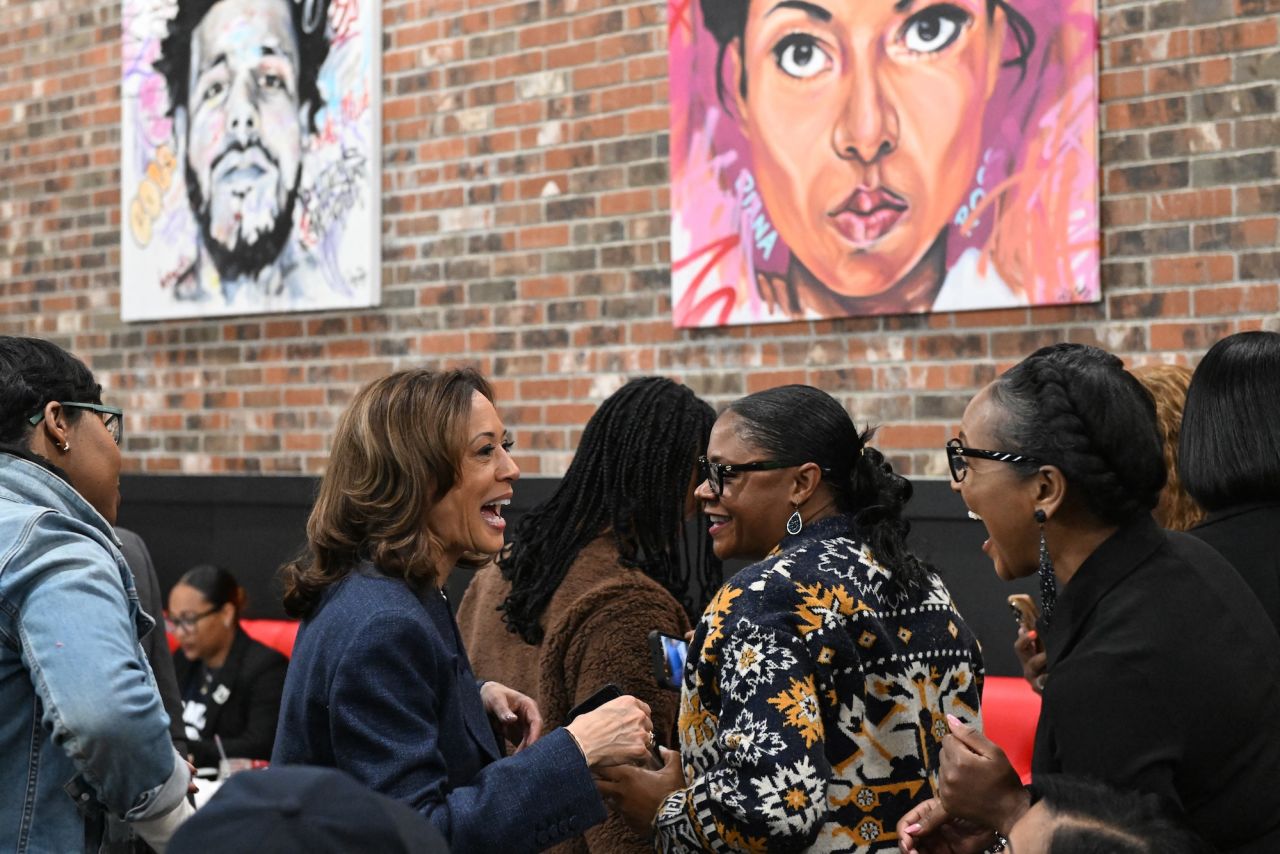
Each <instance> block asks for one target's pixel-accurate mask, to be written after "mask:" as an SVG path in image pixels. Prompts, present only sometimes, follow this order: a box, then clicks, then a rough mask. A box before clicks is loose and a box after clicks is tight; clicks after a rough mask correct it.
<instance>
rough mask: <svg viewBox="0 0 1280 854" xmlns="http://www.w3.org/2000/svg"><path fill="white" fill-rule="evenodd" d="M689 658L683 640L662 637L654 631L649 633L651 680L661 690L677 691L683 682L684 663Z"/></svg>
mask: <svg viewBox="0 0 1280 854" xmlns="http://www.w3.org/2000/svg"><path fill="white" fill-rule="evenodd" d="M688 657H689V644H687V643H685V640H684V638H678V637H675V636H674V635H664V634H663V633H662V632H660V631H657V630H656V629H655V630H654V631H652V632H649V660H650V662H651V663H652V664H653V678H654V679H656V680H658V684H659V685H661V686H662V687H663V688H668V689H670V690H672V691H679V690H680V685H681V683H682V682H683V681H684V663H685V660H686V659H687V658H688Z"/></svg>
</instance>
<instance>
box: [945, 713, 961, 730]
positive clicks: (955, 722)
mask: <svg viewBox="0 0 1280 854" xmlns="http://www.w3.org/2000/svg"><path fill="white" fill-rule="evenodd" d="M947 723H948V724H950V725H951V728H952V729H955V728H956V727H958V726H964V721H962V720H960V719H959V718H958V717H956V716H955V715H947Z"/></svg>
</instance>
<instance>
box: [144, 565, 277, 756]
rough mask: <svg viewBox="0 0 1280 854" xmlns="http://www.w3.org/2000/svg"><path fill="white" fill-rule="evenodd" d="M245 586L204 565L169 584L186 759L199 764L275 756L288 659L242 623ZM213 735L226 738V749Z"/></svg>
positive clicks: (170, 617)
mask: <svg viewBox="0 0 1280 854" xmlns="http://www.w3.org/2000/svg"><path fill="white" fill-rule="evenodd" d="M244 600H245V595H244V588H242V587H241V586H240V585H239V584H237V583H236V579H235V577H234V576H233V575H232V574H231V573H230V572H228V571H227V570H225V569H223V568H221V567H218V566H213V565H211V564H202V565H200V566H196V567H193V568H191V569H189V570H187V572H186V574H185V575H183V576H182V578H180V579H178V583H177V584H175V585H174V586H173V589H172V590H170V591H169V630H170V631H171V632H172V633H173V636H174V638H175V639H176V640H177V641H178V650H177V651H176V652H174V654H173V668H174V671H175V672H176V674H177V677H178V691H179V692H180V693H181V695H182V720H183V723H185V724H186V732H187V751H188V758H189V759H190V760H191V763H192V764H193V765H195V766H196V767H197V768H208V767H215V766H217V764H218V759H219V758H220V757H221V755H222V754H223V753H224V752H225V754H226V755H227V756H237V757H243V758H247V759H270V758H271V746H272V744H273V743H274V742H275V738H276V718H277V717H279V715H280V694H281V692H282V691H283V690H284V674H285V669H286V668H287V667H288V665H289V660H288V659H287V658H285V657H284V656H283V655H281V654H280V653H278V652H276V651H275V650H274V649H271V648H269V647H267V646H264V645H262V644H260V643H258V642H257V641H256V640H254V639H253V638H251V637H249V636H248V635H247V634H245V632H244V629H242V628H240V613H241V611H243V610H244ZM214 736H217V738H218V739H221V741H222V751H221V752H220V751H219V749H218V743H217V741H216V740H215V738H214Z"/></svg>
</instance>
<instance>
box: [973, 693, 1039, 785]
mask: <svg viewBox="0 0 1280 854" xmlns="http://www.w3.org/2000/svg"><path fill="white" fill-rule="evenodd" d="M1039 719H1040V695H1039V694H1037V693H1036V692H1035V691H1032V690H1031V686H1030V685H1028V684H1027V680H1025V679H1023V678H1022V677H1020V676H1017V677H1014V676H988V677H987V680H986V684H985V685H984V686H983V689H982V725H983V729H984V730H985V731H986V736H987V738H989V739H991V740H992V741H994V742H995V743H996V744H998V745H1000V747H1001V749H1003V750H1004V753H1005V756H1008V757H1009V761H1010V762H1011V763H1013V767H1014V769H1015V770H1016V771H1017V772H1018V776H1020V777H1021V778H1022V782H1024V783H1029V782H1031V753H1032V751H1033V750H1034V749H1035V741H1036V721H1038V720H1039Z"/></svg>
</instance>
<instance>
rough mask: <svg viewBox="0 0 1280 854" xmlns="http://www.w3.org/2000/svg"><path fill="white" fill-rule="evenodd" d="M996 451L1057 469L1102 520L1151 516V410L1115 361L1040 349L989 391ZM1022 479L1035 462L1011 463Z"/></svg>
mask: <svg viewBox="0 0 1280 854" xmlns="http://www.w3.org/2000/svg"><path fill="white" fill-rule="evenodd" d="M991 397H992V400H993V401H994V402H995V403H996V404H997V405H999V406H1000V407H1001V408H1002V409H1003V410H1004V411H1005V413H1006V415H1007V419H1006V420H1005V421H1004V423H1003V424H1000V425H996V428H995V430H994V431H993V432H994V433H995V436H996V438H997V439H998V440H999V441H1000V443H1001V445H1000V446H1001V447H1005V448H1012V449H1015V450H1017V452H1018V453H1021V454H1026V455H1028V456H1031V457H1035V458H1036V459H1037V460H1040V461H1041V462H1043V463H1048V464H1051V465H1055V466H1057V467H1058V468H1059V469H1060V470H1061V471H1062V473H1063V475H1064V476H1065V477H1066V480H1067V483H1068V484H1069V488H1070V490H1071V491H1072V492H1073V493H1075V494H1076V495H1077V496H1078V497H1079V498H1081V499H1082V500H1083V501H1084V503H1085V506H1087V507H1088V509H1089V510H1090V512H1092V513H1093V515H1094V516H1095V517H1097V518H1098V519H1099V520H1100V521H1102V522H1105V523H1108V524H1115V525H1121V524H1125V523H1127V522H1130V521H1132V520H1133V519H1136V518H1137V517H1139V516H1140V515H1142V514H1144V513H1150V512H1151V511H1152V509H1153V508H1154V507H1155V506H1156V504H1157V503H1158V502H1159V500H1160V490H1161V489H1163V488H1164V482H1165V467H1164V450H1163V442H1162V441H1161V438H1160V431H1159V429H1158V428H1157V426H1156V410H1155V404H1154V403H1153V402H1152V400H1151V395H1150V394H1148V393H1147V390H1146V389H1144V388H1143V387H1142V384H1141V383H1139V382H1138V380H1137V379H1136V378H1135V377H1134V376H1133V374H1131V373H1129V372H1128V371H1126V370H1125V369H1124V363H1123V362H1121V361H1120V360H1119V359H1118V358H1116V357H1115V356H1113V355H1111V354H1110V353H1108V352H1106V351H1105V350H1100V349H1099V348H1097V347H1089V346H1085V345H1083V344H1054V345H1051V346H1049V347H1043V348H1041V349H1039V350H1037V351H1036V352H1034V353H1032V354H1031V355H1030V356H1028V357H1027V358H1025V359H1023V360H1022V361H1021V362H1019V363H1018V364H1016V365H1014V366H1013V367H1012V368H1010V369H1009V370H1008V371H1006V372H1005V373H1004V374H1002V375H1001V376H1000V377H999V379H997V380H996V381H995V382H994V383H992V385H991ZM1016 465H1017V466H1018V468H1019V469H1021V470H1023V471H1024V473H1027V474H1030V473H1032V472H1034V471H1035V470H1036V469H1037V467H1038V463H1025V462H1024V463H1018V464H1016Z"/></svg>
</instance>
